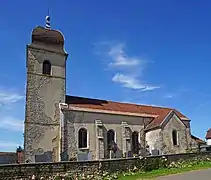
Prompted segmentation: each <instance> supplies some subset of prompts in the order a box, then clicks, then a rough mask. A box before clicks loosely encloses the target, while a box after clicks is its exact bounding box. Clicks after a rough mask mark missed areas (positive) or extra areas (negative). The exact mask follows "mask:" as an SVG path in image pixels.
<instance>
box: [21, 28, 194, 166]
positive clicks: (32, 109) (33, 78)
mask: <svg viewBox="0 0 211 180" xmlns="http://www.w3.org/2000/svg"><path fill="white" fill-rule="evenodd" d="M64 43H65V41H64V36H63V35H62V33H61V32H59V31H57V30H53V29H50V28H45V27H41V26H38V27H36V28H34V29H33V31H32V35H31V43H30V44H29V45H27V50H26V51H27V52H26V69H27V87H26V89H27V91H26V112H25V130H24V152H25V161H26V162H43V161H48V162H57V161H67V160H80V159H82V160H83V159H84V160H86V159H89V160H96V159H106V158H120V157H131V156H134V155H146V154H171V153H185V152H187V150H188V149H189V148H190V144H191V141H192V138H191V133H190V120H189V119H188V118H187V117H186V116H185V115H183V114H182V113H180V112H179V111H177V110H175V109H171V108H164V107H153V106H146V105H138V104H130V103H120V102H113V101H107V100H100V99H91V98H86V97H75V96H70V95H66V61H67V59H68V54H67V53H66V51H65V49H64Z"/></svg>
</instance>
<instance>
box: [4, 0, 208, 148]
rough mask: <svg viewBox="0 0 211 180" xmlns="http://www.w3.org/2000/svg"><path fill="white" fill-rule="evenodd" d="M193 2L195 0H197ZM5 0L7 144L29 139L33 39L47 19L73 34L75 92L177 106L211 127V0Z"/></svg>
mask: <svg viewBox="0 0 211 180" xmlns="http://www.w3.org/2000/svg"><path fill="white" fill-rule="evenodd" d="M190 2H191V3H190ZM31 3H32V2H29V1H26V0H22V1H12V0H7V1H2V2H1V7H0V22H1V28H0V38H1V41H0V49H1V66H0V77H1V78H0V116H1V118H0V151H12V150H15V149H16V146H18V145H21V144H23V120H24V108H25V107H24V104H25V99H24V98H25V82H26V69H25V66H26V59H25V58H26V44H29V43H30V36H31V31H32V29H33V28H34V27H35V26H37V25H45V16H46V15H47V11H48V5H49V4H50V11H51V25H52V28H55V29H59V30H61V31H62V32H63V34H64V35H65V40H66V43H65V46H66V51H67V52H68V53H69V54H70V55H69V58H68V64H67V91H68V94H71V95H77V96H86V97H93V98H102V99H108V100H114V101H122V102H132V103H139V104H149V105H158V106H169V107H173V108H177V109H178V110H180V111H181V112H182V113H184V114H185V115H186V116H188V117H189V118H190V119H191V127H192V133H193V134H194V135H196V136H199V137H201V138H203V139H204V136H205V133H206V131H207V129H208V128H210V127H211V123H210V107H211V81H210V78H211V70H210V67H211V53H210V52H211V35H210V34H211V11H210V6H211V2H210V1H209V0H204V1H198V0H192V1H188V0H170V1H169V0H160V1H157V0H132V1H129V0H115V1H114V0H107V1H98V0H89V1H82V0H77V1H76V0H71V1H68V0H61V1H56V0H51V1H50V0H49V1H46V0H42V1H41V0H37V1H36V3H34V4H31Z"/></svg>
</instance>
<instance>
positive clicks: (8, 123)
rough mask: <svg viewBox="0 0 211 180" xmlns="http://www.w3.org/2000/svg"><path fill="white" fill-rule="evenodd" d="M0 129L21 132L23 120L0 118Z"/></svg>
mask: <svg viewBox="0 0 211 180" xmlns="http://www.w3.org/2000/svg"><path fill="white" fill-rule="evenodd" d="M0 128H1V129H7V130H10V131H19V132H23V130H24V122H23V120H20V119H15V118H13V117H2V118H1V120H0Z"/></svg>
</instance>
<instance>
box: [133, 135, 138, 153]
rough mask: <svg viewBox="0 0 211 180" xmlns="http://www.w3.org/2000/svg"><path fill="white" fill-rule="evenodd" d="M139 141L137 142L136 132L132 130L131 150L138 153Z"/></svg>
mask: <svg viewBox="0 0 211 180" xmlns="http://www.w3.org/2000/svg"><path fill="white" fill-rule="evenodd" d="M138 151H139V142H138V132H136V131H134V132H133V133H132V152H133V153H135V154H138Z"/></svg>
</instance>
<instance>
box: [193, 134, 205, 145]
mask: <svg viewBox="0 0 211 180" xmlns="http://www.w3.org/2000/svg"><path fill="white" fill-rule="evenodd" d="M191 138H192V139H194V140H195V141H196V142H197V143H198V144H206V142H205V141H203V140H202V139H200V138H198V137H196V136H194V135H191Z"/></svg>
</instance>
